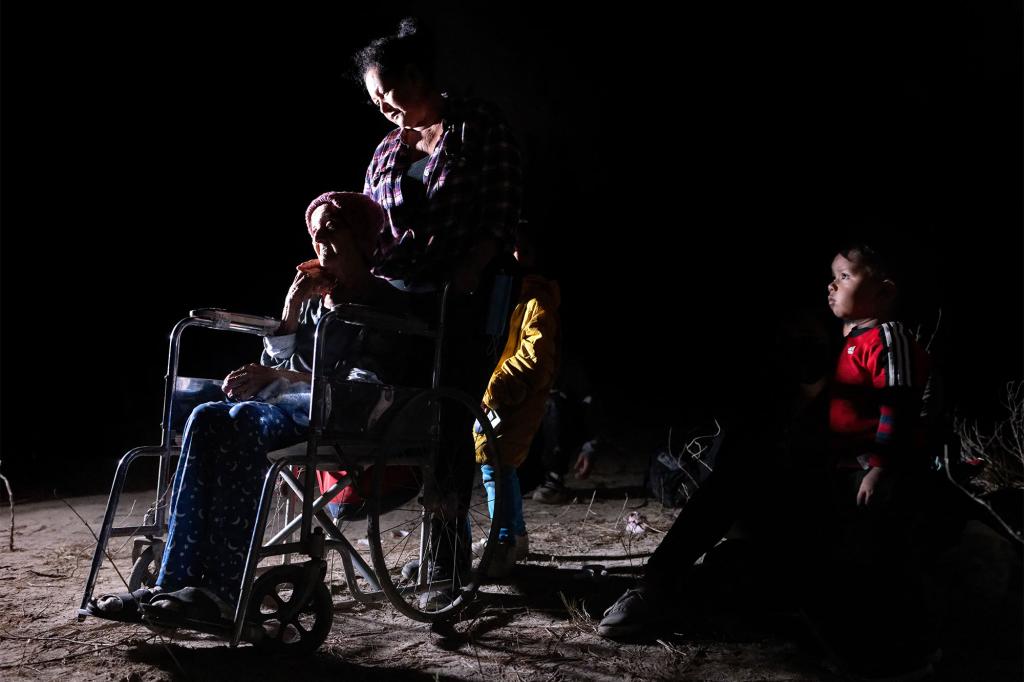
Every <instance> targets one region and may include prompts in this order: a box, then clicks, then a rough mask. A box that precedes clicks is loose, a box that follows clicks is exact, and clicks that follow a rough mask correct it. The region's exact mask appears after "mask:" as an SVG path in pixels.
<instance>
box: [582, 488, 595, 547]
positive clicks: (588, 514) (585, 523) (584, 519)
mask: <svg viewBox="0 0 1024 682" xmlns="http://www.w3.org/2000/svg"><path fill="white" fill-rule="evenodd" d="M596 497H597V488H594V494H593V495H591V496H590V504H589V505H588V506H587V513H586V514H584V515H583V522H582V523H580V535H582V534H583V527H584V526H585V525H587V517H588V516H590V510H591V509H592V508H593V506H594V499H595V498H596Z"/></svg>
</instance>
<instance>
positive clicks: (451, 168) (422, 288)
mask: <svg viewBox="0 0 1024 682" xmlns="http://www.w3.org/2000/svg"><path fill="white" fill-rule="evenodd" d="M355 62H356V69H357V74H356V75H357V76H358V78H359V80H360V81H361V82H362V84H363V85H364V86H365V88H366V92H367V95H368V96H369V98H370V102H371V103H372V105H373V106H374V107H376V108H377V109H378V110H379V111H380V113H381V115H383V116H384V117H385V118H387V119H388V120H389V121H391V122H392V123H393V124H394V126H395V128H394V130H392V131H391V132H389V133H388V134H387V135H386V136H385V137H384V139H383V140H382V141H381V142H380V144H379V145H377V148H376V150H375V151H374V153H373V158H372V160H371V161H370V165H369V167H368V168H367V169H366V180H365V184H364V187H363V192H364V193H365V194H367V195H369V196H370V197H371V198H373V199H374V201H376V202H377V203H378V204H380V205H381V206H382V207H383V208H384V210H385V213H386V220H385V225H384V228H383V229H382V231H381V234H380V238H379V240H378V252H377V259H376V261H375V265H374V268H373V273H374V274H375V275H377V276H378V277H380V278H383V279H386V280H388V281H389V282H390V283H391V284H392V286H394V287H396V288H398V289H400V290H402V291H406V292H410V293H412V294H424V296H422V297H417V298H422V299H423V300H424V310H426V311H429V310H432V309H433V308H432V307H427V306H432V303H431V302H432V301H433V300H434V299H435V298H436V296H434V295H429V294H431V293H432V292H438V291H440V290H441V288H442V287H443V286H444V284H445V283H450V286H451V293H452V295H450V296H449V308H448V319H447V320H446V323H447V327H446V332H445V334H446V336H445V339H446V340H445V346H446V349H445V354H444V359H443V367H444V377H443V382H444V383H445V384H446V385H449V386H456V387H458V388H460V389H462V390H464V391H465V392H466V393H468V394H469V395H471V396H473V397H477V398H478V397H480V396H482V395H483V393H484V389H485V388H486V386H487V380H488V378H489V376H490V374H491V372H492V370H493V369H494V365H495V362H496V354H491V353H489V352H488V351H489V349H490V348H491V347H492V346H493V345H494V342H493V341H492V340H491V338H490V337H488V336H487V335H486V334H485V333H484V332H485V330H484V327H485V319H486V317H487V314H488V310H487V304H488V303H489V297H488V294H489V293H490V289H491V285H492V282H491V281H489V277H488V275H487V273H488V266H490V265H491V264H492V263H493V262H494V261H495V260H496V259H497V258H500V257H502V256H508V254H511V251H512V245H513V238H514V229H515V227H516V225H517V223H518V221H519V217H520V215H519V214H520V205H521V201H522V177H521V168H520V157H519V149H518V147H517V145H516V143H515V140H514V139H513V138H512V135H511V132H510V131H509V128H508V126H507V125H506V124H505V122H504V120H503V117H502V116H501V114H500V112H499V111H498V110H497V109H496V108H495V107H494V106H493V105H490V104H487V103H485V102H482V101H480V100H474V99H465V98H460V97H455V96H449V95H448V94H447V93H444V92H442V91H441V89H440V87H439V85H438V82H437V79H436V76H435V68H434V50H433V45H432V44H431V41H430V40H429V38H428V37H427V36H425V35H424V34H423V32H422V31H421V30H420V29H418V27H417V26H416V24H415V22H414V21H413V20H411V19H405V20H403V21H402V22H401V25H400V26H399V29H398V32H397V33H395V34H394V35H388V36H385V37H382V38H378V39H376V40H374V41H372V42H371V43H370V44H369V45H367V46H366V47H365V48H363V49H362V50H360V51H359V52H358V53H357V54H356V55H355ZM425 314H426V313H425ZM502 333H503V332H502V330H496V334H502ZM499 348H500V346H499ZM495 350H496V349H495ZM446 429H447V432H448V433H449V434H452V433H454V434H457V435H460V436H461V435H464V436H465V437H464V438H463V437H457V438H456V441H455V442H453V443H452V444H451V445H452V448H453V452H454V458H453V460H452V461H453V462H455V463H457V464H456V467H455V468H456V470H457V478H458V479H459V492H460V494H459V509H458V511H459V512H460V516H461V515H462V513H464V512H465V505H466V504H467V502H468V495H467V494H466V491H468V489H469V487H470V481H471V478H472V475H473V442H472V439H471V438H470V437H469V434H470V433H471V429H472V424H471V423H466V424H462V423H459V424H449V425H447V426H446ZM448 518H451V516H449V517H448ZM447 530H448V531H451V530H452V528H450V527H449V528H447ZM445 537H449V539H450V540H451V544H452V545H457V546H456V547H455V548H454V558H455V559H456V562H455V564H454V565H455V566H456V567H457V568H464V567H465V566H466V565H467V564H466V562H467V560H468V547H467V546H466V545H467V543H466V542H465V539H466V538H465V535H464V533H457V532H456V533H455V538H458V539H453V538H451V534H450V533H448V534H446V535H445ZM447 545H448V542H446V541H442V546H441V547H439V548H438V555H439V559H438V561H437V563H438V564H442V563H448V564H449V565H453V564H452V562H444V561H441V559H442V558H447V557H444V555H445V554H447V552H448V550H449V549H451V548H452V547H450V546H447ZM463 548H465V550H466V551H465V554H464V555H463V554H462V551H463ZM435 568H441V569H442V570H443V567H435Z"/></svg>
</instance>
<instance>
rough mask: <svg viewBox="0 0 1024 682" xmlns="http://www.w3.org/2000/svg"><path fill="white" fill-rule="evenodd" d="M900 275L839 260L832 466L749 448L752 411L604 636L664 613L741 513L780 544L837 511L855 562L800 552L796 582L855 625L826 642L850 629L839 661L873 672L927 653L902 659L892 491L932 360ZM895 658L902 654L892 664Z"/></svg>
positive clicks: (814, 386)
mask: <svg viewBox="0 0 1024 682" xmlns="http://www.w3.org/2000/svg"><path fill="white" fill-rule="evenodd" d="M897 282H898V278H897V275H896V273H895V271H894V269H893V267H892V266H891V264H890V263H889V262H888V261H887V260H886V259H885V258H884V257H883V256H882V254H881V253H880V252H878V251H876V250H875V249H873V248H872V247H870V246H867V245H864V244H859V245H855V246H852V247H849V248H844V249H842V250H840V251H839V253H838V254H836V256H835V258H834V259H833V261H832V281H831V282H830V283H829V285H828V304H829V307H830V308H831V310H832V313H833V314H834V315H835V316H836V317H838V318H839V319H840V320H841V321H842V322H843V334H844V337H845V338H844V343H843V347H842V350H841V352H840V354H839V358H838V361H837V362H836V365H835V370H834V373H833V379H832V386H831V390H830V394H829V405H828V408H829V410H828V447H827V450H828V451H829V452H828V455H829V456H830V462H828V463H827V464H828V467H827V468H828V469H831V470H832V474H831V475H829V474H827V473H826V474H824V475H820V476H819V475H817V474H816V473H814V472H811V471H801V470H800V467H797V468H795V469H794V468H787V467H786V466H782V465H780V462H778V461H774V460H773V461H769V462H767V463H764V462H763V461H762V458H761V457H760V456H758V457H754V456H751V455H750V454H749V453H748V454H744V452H743V451H745V450H752V449H753V450H756V443H755V442H754V440H753V439H751V438H749V437H748V438H746V439H744V433H749V432H751V431H754V429H752V428H749V424H748V421H751V420H753V418H754V417H755V416H756V415H746V416H744V415H742V414H741V415H740V417H739V418H738V419H734V420H733V421H732V424H727V426H726V427H724V428H723V432H724V437H725V441H724V445H723V450H722V453H721V455H720V461H722V466H721V467H719V468H717V469H716V471H715V472H714V473H713V474H712V476H711V477H710V478H709V480H708V482H707V483H706V484H705V486H704V487H702V488H701V489H699V490H698V491H697V494H696V495H695V496H694V497H693V499H691V500H690V501H689V502H688V503H687V505H686V507H684V508H683V510H682V511H681V513H680V515H679V516H678V517H677V519H676V521H675V523H674V524H673V526H672V528H671V529H670V530H669V533H668V534H667V535H666V537H665V538H664V539H663V540H662V543H661V545H660V546H659V547H658V549H657V550H656V551H655V553H654V554H653V555H652V557H651V559H650V560H649V561H648V564H647V566H646V568H645V576H644V580H643V581H642V582H641V584H640V585H639V586H638V587H637V588H634V589H631V590H628V591H627V592H626V593H625V594H623V595H622V596H621V597H620V598H619V600H618V601H616V603H615V604H613V605H612V606H611V607H610V608H609V609H608V610H607V611H606V612H605V616H604V618H603V619H602V621H601V623H600V625H599V628H598V632H599V633H600V634H601V635H603V636H606V637H612V638H615V637H626V636H632V635H636V634H639V633H641V632H643V631H644V630H647V629H649V628H651V627H652V626H654V625H656V624H657V623H658V621H659V620H661V619H663V618H664V616H663V613H664V611H665V610H666V607H665V601H666V598H669V599H670V598H671V595H672V592H673V590H674V589H676V588H677V587H678V585H679V583H681V582H682V580H683V579H684V578H685V576H686V575H687V574H688V572H689V569H690V567H692V565H693V563H694V561H695V560H696V558H697V557H698V556H699V555H700V554H702V553H703V552H705V551H707V550H709V549H711V547H712V546H714V544H715V543H717V542H718V540H719V539H720V538H721V537H722V535H723V534H724V531H725V529H728V528H729V526H730V525H731V524H732V522H733V521H734V520H736V518H738V517H742V516H743V515H744V514H748V515H765V514H767V515H769V516H770V517H771V518H772V519H774V521H773V523H772V524H771V525H774V526H776V527H777V528H780V529H783V530H782V532H783V533H784V535H781V536H779V537H774V536H773V537H772V539H771V542H772V543H774V544H776V545H779V546H784V547H788V546H792V547H798V543H808V542H813V540H810V539H809V538H808V537H807V536H810V537H817V535H816V534H812V533H809V532H807V531H808V530H811V531H814V533H816V532H817V531H819V530H820V528H819V526H818V525H817V524H819V523H820V522H821V521H822V520H823V519H827V521H825V522H824V523H825V525H826V528H825V529H824V530H825V532H826V533H827V537H829V539H830V540H831V541H832V542H833V543H834V544H836V545H838V549H839V553H840V554H844V553H845V554H846V557H845V558H846V559H849V558H850V555H851V549H852V560H850V561H847V563H845V564H844V563H843V559H840V561H831V562H828V563H825V561H826V560H827V559H834V558H835V557H834V556H829V557H824V556H814V555H811V561H810V562H806V563H805V562H803V561H797V562H793V563H794V568H795V569H798V570H799V571H800V573H799V577H798V578H796V580H795V581H794V582H793V583H791V584H792V586H793V588H794V590H795V591H796V592H797V593H798V594H799V595H800V600H801V601H806V600H811V601H814V602H816V603H818V604H824V605H825V609H826V613H827V616H828V618H829V619H830V620H832V619H834V620H835V622H847V621H854V622H855V624H854V625H850V626H846V627H844V628H843V630H844V631H840V630H832V631H830V632H827V633H824V634H825V636H824V638H825V639H826V640H827V642H828V643H829V644H834V643H836V642H837V641H840V639H841V638H844V637H846V638H848V639H847V640H846V642H844V643H848V645H849V646H850V647H851V650H850V651H851V652H853V653H850V652H842V655H841V658H843V659H845V661H844V662H847V663H848V662H849V661H851V660H857V661H858V662H862V661H863V662H865V665H862V666H860V667H862V668H864V671H865V672H867V673H869V674H871V673H874V672H877V671H880V670H883V669H885V670H889V669H892V668H908V667H911V668H912V667H915V665H917V664H918V663H920V661H914V660H908V657H907V656H903V653H902V652H903V651H909V649H903V650H900V648H899V641H898V640H903V641H905V639H904V638H902V637H899V638H897V635H898V628H899V625H898V624H906V623H907V622H908V620H909V618H907V615H908V609H909V608H910V607H909V605H908V604H907V601H908V600H907V599H906V598H905V597H901V596H900V595H899V591H900V590H901V589H903V587H904V586H905V585H907V584H908V582H907V577H908V576H907V574H906V567H907V562H905V561H904V558H905V556H904V555H905V551H904V550H903V549H901V548H900V546H899V538H900V537H901V532H900V531H901V530H902V522H901V518H900V515H899V513H898V510H899V509H900V500H899V499H898V498H894V497H893V495H892V493H893V492H894V491H898V490H900V488H899V485H897V483H898V482H905V481H907V480H908V478H909V479H910V480H912V477H909V476H908V474H911V473H912V472H913V471H914V469H915V465H916V464H917V462H916V461H915V456H914V455H915V453H914V446H915V444H916V442H917V440H918V429H917V423H918V415H919V414H920V405H921V395H922V392H923V389H924V385H925V381H926V380H927V357H926V354H925V352H924V350H923V349H922V348H921V347H920V346H919V345H918V344H917V342H916V341H915V340H914V339H913V337H911V336H910V335H909V334H908V333H907V332H906V331H905V330H904V329H903V326H902V325H901V324H900V323H899V322H896V321H895V320H894V316H895V314H896V304H897V294H898V286H897ZM799 382H800V384H801V387H802V388H803V389H804V390H803V391H802V392H803V393H808V395H807V396H805V397H810V396H809V394H810V393H813V392H816V391H820V389H821V386H822V384H823V382H820V381H817V380H816V377H815V376H807V377H803V376H801V378H800V379H799ZM726 421H727V422H728V420H726ZM733 425H739V426H740V428H735V426H733ZM744 426H746V427H747V428H742V427H744ZM737 438H738V440H737ZM762 449H763V448H762ZM769 459H770V458H769ZM801 466H804V465H801ZM807 468H808V469H810V468H816V467H810V466H808V467H807ZM830 479H831V480H830ZM901 479H902V480H901ZM830 486H831V488H830ZM829 490H832V491H834V493H833V496H832V499H831V500H829V499H828V493H829ZM823 498H824V499H823ZM787 505H788V507H787ZM762 525H764V524H762ZM786 535H788V536H790V537H786ZM794 535H798V536H799V537H792V536H794ZM851 541H852V544H853V546H852V547H851ZM904 546H905V545H904ZM811 549H813V550H814V551H815V552H817V553H819V554H820V552H818V549H817V548H813V547H812V548H811ZM806 550H807V548H805V549H804V552H806ZM801 554H802V553H801ZM791 558H792V557H791ZM801 564H803V565H801ZM801 583H803V584H801ZM907 592H908V593H909V592H912V590H908V591H907ZM837 596H838V598H837ZM858 607H859V608H858ZM865 610H866V611H867V612H868V613H867V614H866V615H863V616H861V615H860V614H861V613H863V612H864V611H865ZM851 633H852V634H851ZM837 648H838V647H837ZM899 656H903V659H904V660H899V661H897V660H895V659H896V658H897V657H899ZM918 667H920V666H918ZM907 679H909V678H907Z"/></svg>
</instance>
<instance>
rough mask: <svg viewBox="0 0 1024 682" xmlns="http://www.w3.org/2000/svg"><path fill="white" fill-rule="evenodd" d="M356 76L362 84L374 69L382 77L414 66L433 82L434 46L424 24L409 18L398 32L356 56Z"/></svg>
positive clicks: (356, 79)
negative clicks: (367, 73)
mask: <svg viewBox="0 0 1024 682" xmlns="http://www.w3.org/2000/svg"><path fill="white" fill-rule="evenodd" d="M352 62H353V72H352V77H353V79H354V80H355V81H357V82H358V83H359V84H362V82H363V77H364V76H366V72H367V71H369V70H370V69H377V71H378V72H379V73H380V75H381V77H382V78H388V77H393V76H395V75H400V74H401V72H402V71H403V70H404V69H405V68H406V67H407V66H410V65H411V66H414V67H416V69H418V70H419V72H420V74H421V75H422V76H423V77H424V78H425V79H426V80H427V82H429V83H433V82H434V80H435V75H436V63H435V62H436V55H435V53H434V43H433V40H432V39H431V37H430V36H429V35H428V34H427V32H426V31H425V30H424V28H423V27H422V25H421V24H420V22H419V21H418V20H416V19H414V18H412V17H406V18H405V19H402V21H401V22H400V23H399V24H398V31H397V32H396V33H394V34H391V35H386V36H383V37H381V38H377V39H375V40H373V41H371V42H370V44H369V45H367V46H366V47H364V48H362V49H361V50H359V51H358V52H356V53H355V54H354V55H353V56H352Z"/></svg>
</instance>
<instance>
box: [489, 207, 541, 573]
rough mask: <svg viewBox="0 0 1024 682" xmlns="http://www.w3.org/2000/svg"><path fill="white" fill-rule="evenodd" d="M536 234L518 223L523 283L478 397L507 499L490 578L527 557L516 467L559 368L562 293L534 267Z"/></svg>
mask: <svg viewBox="0 0 1024 682" xmlns="http://www.w3.org/2000/svg"><path fill="white" fill-rule="evenodd" d="M538 236H539V235H537V234H535V233H534V232H533V228H532V227H531V226H530V225H529V224H527V223H520V224H519V229H518V231H517V235H516V250H515V253H514V255H515V257H516V260H517V261H518V262H519V265H520V267H521V268H522V270H523V278H522V285H521V287H520V293H519V297H518V301H517V303H516V306H515V308H514V310H513V311H512V318H511V320H510V321H509V334H508V340H507V342H506V343H505V349H504V350H503V351H502V354H501V358H500V359H499V360H498V365H497V367H496V368H495V370H494V373H493V374H492V376H491V380H490V382H489V383H488V385H487V391H486V392H485V393H484V397H483V400H482V402H483V408H484V411H485V412H486V413H487V415H488V418H489V419H490V421H491V424H492V425H493V426H494V430H495V434H496V435H497V438H498V448H499V450H500V456H501V465H502V472H503V473H502V475H503V479H504V480H503V488H504V490H505V495H506V499H507V500H508V503H507V504H505V505H503V506H504V509H503V510H498V512H497V513H498V514H499V517H500V518H501V522H502V525H501V535H500V538H499V546H498V547H496V548H495V550H496V554H495V555H494V556H493V558H492V560H491V564H490V567H489V569H488V574H489V575H490V576H491V577H504V576H507V575H508V574H509V573H511V571H512V568H513V567H514V565H515V562H516V561H518V560H522V559H525V558H526V554H527V552H528V548H529V545H528V537H527V534H526V523H525V521H524V520H523V496H522V492H521V491H520V487H519V477H518V475H517V473H516V469H517V468H518V467H519V465H520V464H522V463H523V461H524V460H525V459H526V455H527V454H528V453H529V451H530V443H531V442H532V441H533V437H534V434H536V433H537V429H538V428H539V427H540V424H541V420H542V419H543V418H544V410H545V403H546V400H547V397H548V392H549V391H550V390H551V386H552V384H553V383H554V380H555V374H556V372H557V369H558V349H559V341H558V334H559V321H558V305H559V303H560V300H561V296H560V293H559V287H558V283H557V282H556V281H554V280H551V279H547V278H546V277H544V276H542V275H541V274H539V272H538V265H539V261H540V258H539V256H540V254H539V250H538V243H537V242H538V241H539V239H538ZM482 431H483V429H482V428H481V427H480V425H479V424H478V425H477V426H476V428H475V429H474V439H475V441H476V460H477V462H478V463H479V464H480V465H481V467H480V469H481V472H482V473H483V481H484V485H485V486H487V489H488V493H489V495H488V496H489V498H490V499H489V500H488V501H489V503H490V505H489V506H490V512H491V515H492V517H493V516H494V514H495V509H494V483H493V480H494V468H493V467H492V466H491V465H490V464H489V461H488V452H487V450H486V448H485V444H486V442H487V441H486V438H485V436H484V435H483V433H482Z"/></svg>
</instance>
